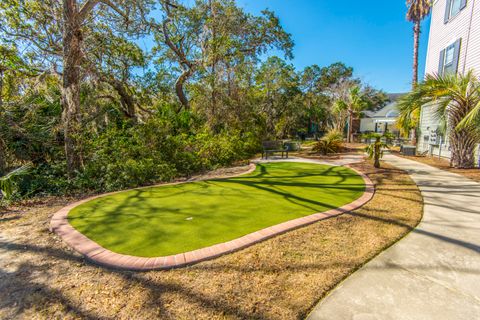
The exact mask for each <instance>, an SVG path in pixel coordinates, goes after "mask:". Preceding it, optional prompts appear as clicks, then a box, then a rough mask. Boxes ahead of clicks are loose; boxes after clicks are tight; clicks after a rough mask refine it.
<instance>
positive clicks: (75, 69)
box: [62, 0, 83, 176]
mask: <svg viewBox="0 0 480 320" xmlns="http://www.w3.org/2000/svg"><path fill="white" fill-rule="evenodd" d="M63 24H64V27H63V28H64V29H63V87H62V107H63V113H62V118H63V126H64V135H65V156H66V159H67V171H68V174H69V176H72V175H73V173H74V171H75V170H78V169H79V168H80V166H81V149H80V142H79V137H78V135H79V133H80V70H79V69H80V64H81V61H82V51H81V46H82V41H83V39H82V31H81V21H80V17H79V13H78V7H77V2H76V0H63Z"/></svg>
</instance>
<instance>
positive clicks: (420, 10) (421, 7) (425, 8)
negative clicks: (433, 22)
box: [401, 0, 432, 145]
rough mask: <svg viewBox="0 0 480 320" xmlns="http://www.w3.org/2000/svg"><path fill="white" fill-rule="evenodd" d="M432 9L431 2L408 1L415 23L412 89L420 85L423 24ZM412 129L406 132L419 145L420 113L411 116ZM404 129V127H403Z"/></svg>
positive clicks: (429, 0) (421, 0)
mask: <svg viewBox="0 0 480 320" xmlns="http://www.w3.org/2000/svg"><path fill="white" fill-rule="evenodd" d="M431 7H432V1H431V0H407V8H408V11H407V20H408V21H410V22H413V66H412V89H415V87H416V85H417V83H418V50H419V47H420V33H421V23H422V20H423V19H425V18H426V17H427V16H428V15H429V14H430V9H431ZM411 116H412V117H411V118H410V119H409V120H410V121H409V122H408V123H409V125H410V129H409V130H408V131H406V132H408V133H406V134H407V135H408V134H410V136H411V138H412V144H414V145H416V144H417V130H416V128H417V125H418V119H419V117H420V112H413V113H412V114H411ZM401 127H403V125H402V126H401Z"/></svg>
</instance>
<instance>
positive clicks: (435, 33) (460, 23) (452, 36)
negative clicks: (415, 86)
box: [425, 0, 480, 74]
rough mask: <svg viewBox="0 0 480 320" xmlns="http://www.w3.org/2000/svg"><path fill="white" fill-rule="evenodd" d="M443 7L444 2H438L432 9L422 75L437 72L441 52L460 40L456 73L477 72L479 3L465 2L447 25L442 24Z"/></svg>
mask: <svg viewBox="0 0 480 320" xmlns="http://www.w3.org/2000/svg"><path fill="white" fill-rule="evenodd" d="M446 4H447V0H437V1H435V3H434V5H433V8H432V20H431V25H430V35H429V40H428V51H427V63H426V66H425V74H433V73H437V72H438V65H439V59H440V52H441V51H442V50H443V49H445V48H446V47H448V46H449V45H451V44H453V43H455V41H457V40H458V39H462V43H461V47H460V56H459V63H458V72H463V70H464V69H465V70H468V69H469V68H477V69H480V51H479V48H480V0H468V1H467V6H466V7H465V8H464V9H463V10H462V11H461V12H460V13H459V14H458V15H457V16H456V17H454V18H452V19H451V20H450V21H449V22H448V23H445V9H446ZM472 9H473V11H472ZM472 13H473V20H472ZM471 21H472V23H470V22H471ZM470 28H471V29H470ZM469 29H470V32H469ZM469 34H470V40H469Z"/></svg>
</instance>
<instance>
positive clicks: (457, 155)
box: [450, 129, 477, 169]
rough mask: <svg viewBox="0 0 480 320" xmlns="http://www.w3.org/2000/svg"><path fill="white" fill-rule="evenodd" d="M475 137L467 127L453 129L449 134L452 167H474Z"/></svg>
mask: <svg viewBox="0 0 480 320" xmlns="http://www.w3.org/2000/svg"><path fill="white" fill-rule="evenodd" d="M475 138H476V137H475V136H474V135H472V133H471V131H470V130H468V129H463V130H454V131H453V132H452V133H451V134H450V146H451V148H452V158H451V162H450V163H451V165H452V166H453V167H454V168H461V169H469V168H474V167H475V148H476V146H477V141H476V139H475Z"/></svg>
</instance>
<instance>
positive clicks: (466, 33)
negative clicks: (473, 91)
mask: <svg viewBox="0 0 480 320" xmlns="http://www.w3.org/2000/svg"><path fill="white" fill-rule="evenodd" d="M446 4H447V0H436V1H434V4H433V8H432V19H431V25H430V35H429V40H428V51H427V62H426V66H425V74H433V73H438V68H439V62H440V52H441V51H442V50H444V49H445V48H447V47H448V46H449V45H451V44H453V43H455V41H457V40H458V39H462V42H461V46H460V55H459V63H458V73H464V72H467V71H468V70H470V69H472V70H474V72H475V73H476V74H477V76H480V0H467V5H466V7H465V8H464V9H463V10H462V11H460V13H459V14H458V15H457V16H456V17H454V18H452V19H450V21H449V22H447V23H445V9H446ZM438 122H439V121H438V119H436V117H435V116H434V112H432V106H423V107H422V112H421V116H420V137H419V141H418V152H419V153H430V154H433V155H440V156H442V157H447V158H450V156H451V153H450V151H449V146H448V141H443V143H442V145H441V146H437V145H436V144H435V142H433V143H432V142H431V141H430V140H431V136H432V130H436V129H437V128H438V126H439V123H438ZM427 128H428V129H427ZM427 136H428V137H429V139H428V141H427V140H425V139H426V138H427ZM447 136H448V134H447ZM443 140H448V138H447V139H443ZM440 150H441V152H440ZM477 157H478V155H477Z"/></svg>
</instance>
